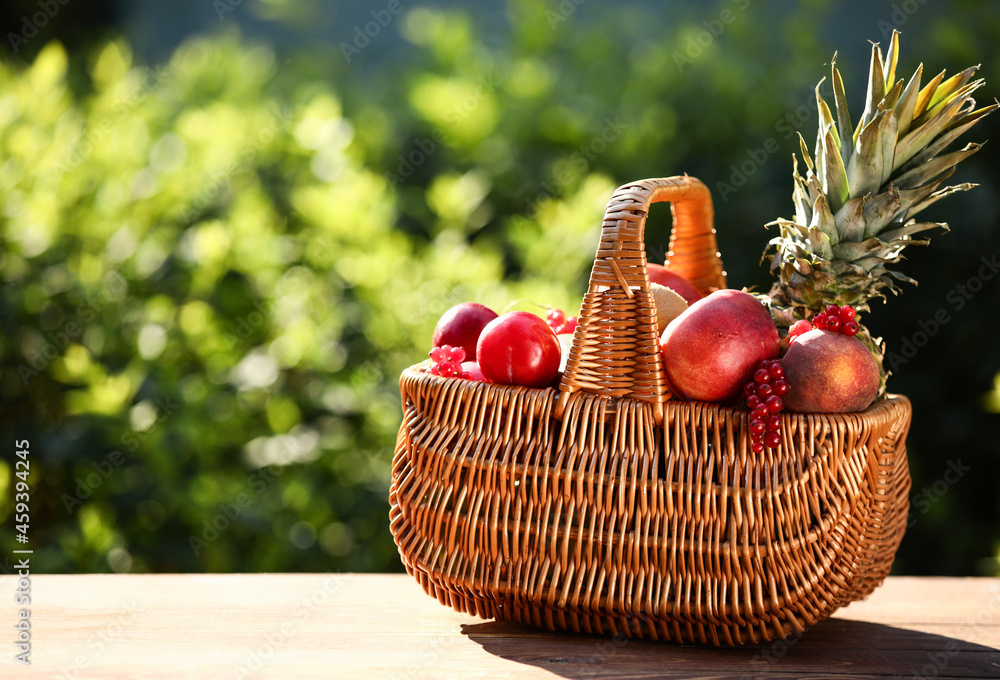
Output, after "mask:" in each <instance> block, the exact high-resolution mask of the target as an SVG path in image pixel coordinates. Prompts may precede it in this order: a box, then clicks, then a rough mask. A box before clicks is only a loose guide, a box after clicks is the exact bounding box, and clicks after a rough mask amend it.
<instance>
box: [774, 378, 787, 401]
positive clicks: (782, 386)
mask: <svg viewBox="0 0 1000 680" xmlns="http://www.w3.org/2000/svg"><path fill="white" fill-rule="evenodd" d="M773 387H774V393H775V394H776V395H778V396H779V397H783V396H785V395H786V394H788V389H789V388H788V382H787V381H785V380H783V379H779V380H775V381H774V385H773Z"/></svg>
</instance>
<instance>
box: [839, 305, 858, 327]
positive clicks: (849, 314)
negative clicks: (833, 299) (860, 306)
mask: <svg viewBox="0 0 1000 680" xmlns="http://www.w3.org/2000/svg"><path fill="white" fill-rule="evenodd" d="M856 313H857V312H855V311H854V307H851V306H850V305H844V306H843V307H841V308H840V314H839V316H840V320H841V322H842V323H847V322H848V321H854V315H855V314H856Z"/></svg>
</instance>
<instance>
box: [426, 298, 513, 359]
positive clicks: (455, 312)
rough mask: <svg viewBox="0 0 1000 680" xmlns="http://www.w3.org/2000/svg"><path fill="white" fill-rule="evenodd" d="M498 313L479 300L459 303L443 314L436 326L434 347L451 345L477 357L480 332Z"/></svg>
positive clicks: (471, 356) (467, 355)
mask: <svg viewBox="0 0 1000 680" xmlns="http://www.w3.org/2000/svg"><path fill="white" fill-rule="evenodd" d="M495 318H497V313H496V312H494V311H493V310H492V309H490V308H489V307H487V306H486V305H481V304H479V303H478V302H463V303H461V304H457V305H455V306H454V307H452V308H451V309H449V310H448V311H447V312H445V313H444V314H442V315H441V318H440V319H439V320H438V322H437V326H435V328H434V338H433V340H432V344H433V345H434V347H441V346H442V345H451V346H452V347H461V348H462V349H464V350H465V356H466V357H469V358H475V356H476V343H477V342H478V341H479V334H480V333H481V332H482V330H483V329H484V328H485V327H486V324H488V323H489V322H490V321H492V320H493V319H495Z"/></svg>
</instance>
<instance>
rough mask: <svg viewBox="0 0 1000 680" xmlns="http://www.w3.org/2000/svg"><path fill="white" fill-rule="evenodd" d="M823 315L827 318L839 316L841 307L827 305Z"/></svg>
mask: <svg viewBox="0 0 1000 680" xmlns="http://www.w3.org/2000/svg"><path fill="white" fill-rule="evenodd" d="M823 313H824V314H826V315H827V316H837V315H839V314H840V307H839V306H837V305H827V306H826V309H824V310H823Z"/></svg>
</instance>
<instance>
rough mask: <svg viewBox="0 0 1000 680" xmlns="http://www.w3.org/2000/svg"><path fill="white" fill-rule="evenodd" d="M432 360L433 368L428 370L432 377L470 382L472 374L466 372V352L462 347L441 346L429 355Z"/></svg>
mask: <svg viewBox="0 0 1000 680" xmlns="http://www.w3.org/2000/svg"><path fill="white" fill-rule="evenodd" d="M427 354H428V356H430V358H431V367H430V368H429V369H428V370H427V372H428V373H430V374H431V375H440V376H441V377H443V378H463V379H465V380H469V379H471V378H472V374H471V373H469V372H468V371H466V370H465V368H464V364H463V363H462V362H464V361H465V350H464V349H462V348H461V347H452V346H451V345H441V346H440V347H435V348H434V349H432V350H431V351H430V352H428V353H427Z"/></svg>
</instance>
